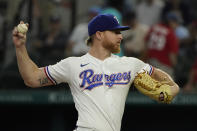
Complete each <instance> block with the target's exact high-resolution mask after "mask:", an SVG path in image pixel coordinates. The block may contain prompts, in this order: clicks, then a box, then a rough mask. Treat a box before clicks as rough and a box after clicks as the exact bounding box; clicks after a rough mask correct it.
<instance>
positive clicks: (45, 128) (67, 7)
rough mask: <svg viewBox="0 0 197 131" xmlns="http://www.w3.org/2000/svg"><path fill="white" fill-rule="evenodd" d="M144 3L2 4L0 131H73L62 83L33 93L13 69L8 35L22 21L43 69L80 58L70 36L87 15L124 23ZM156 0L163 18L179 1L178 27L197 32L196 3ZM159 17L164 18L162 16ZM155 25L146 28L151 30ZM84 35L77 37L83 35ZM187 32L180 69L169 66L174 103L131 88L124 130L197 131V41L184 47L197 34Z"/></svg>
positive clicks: (38, 0) (73, 116)
mask: <svg viewBox="0 0 197 131" xmlns="http://www.w3.org/2000/svg"><path fill="white" fill-rule="evenodd" d="M143 1H146V0H0V32H1V33H0V34H1V35H0V120H1V123H0V131H72V130H73V129H74V128H75V124H76V121H77V112H76V110H75V107H74V103H73V100H72V96H71V94H70V90H69V87H68V85H67V84H66V83H62V84H60V85H57V86H50V87H42V88H37V89H32V88H29V87H27V86H25V85H24V82H23V80H22V79H21V77H20V74H19V72H18V69H17V62H16V58H15V51H14V46H13V44H12V33H11V32H12V29H13V27H14V26H16V25H17V24H18V23H19V22H20V20H23V21H24V22H27V23H29V25H30V26H29V32H28V34H27V37H28V40H27V48H28V51H29V54H30V57H31V58H32V59H33V61H35V63H36V64H38V65H39V66H46V65H48V64H55V63H56V62H57V61H59V60H60V59H63V58H65V57H69V56H71V55H78V56H79V55H82V54H83V53H84V52H82V53H81V52H80V53H76V50H77V49H76V50H74V49H73V48H74V47H72V44H70V43H72V42H70V40H71V34H73V30H74V29H75V27H76V26H77V25H79V24H80V23H86V22H87V21H88V20H89V18H90V16H91V15H92V14H91V13H95V12H96V13H98V11H99V12H102V11H103V12H105V11H106V10H108V9H110V11H114V9H115V10H116V11H115V13H116V14H117V16H119V17H120V20H122V24H125V23H127V22H126V19H125V18H126V17H127V13H129V12H132V11H136V10H137V9H138V8H137V7H139V5H140V4H141V2H143ZM147 1H149V0H147ZM150 1H151V0H150ZM155 1H157V2H160V4H161V3H162V6H161V7H160V11H161V13H162V12H164V11H166V10H167V11H171V8H172V5H173V4H172V3H173V2H175V3H176V2H179V4H180V3H181V2H182V3H183V4H182V5H181V6H178V5H179V4H177V6H175V7H174V8H173V9H172V10H176V11H177V12H180V14H181V13H182V11H183V10H184V12H186V14H184V13H183V14H182V17H181V18H182V22H181V25H182V26H184V27H185V28H186V29H188V31H189V32H190V28H191V27H195V28H196V30H197V21H196V20H197V19H196V16H197V13H196V12H197V2H196V1H195V0H155ZM171 2H172V3H171ZM169 3H170V4H169ZM175 5H176V4H175ZM183 5H185V6H183ZM153 7H154V6H153ZM164 7H165V9H166V10H164ZM156 8H158V7H157V6H155V7H154V8H153V10H154V9H156ZM117 11H118V13H117ZM159 15H160V17H162V14H159ZM159 21H160V20H159V19H158V21H154V22H155V23H154V22H153V23H152V24H149V25H148V24H147V25H148V26H152V25H154V24H156V23H157V22H159ZM143 24H145V23H143ZM195 24H196V25H195ZM51 30H58V31H57V32H61V33H60V34H61V35H59V36H58V37H57V38H56V39H55V40H54V41H56V42H57V43H53V42H52V43H53V45H50V42H48V43H47V41H49V39H48V36H49V35H50V33H51V32H50V31H51ZM83 31H84V30H82V31H81V32H80V33H81V34H83ZM84 32H85V31H84ZM191 33H192V32H190V34H189V35H188V36H187V37H186V36H185V37H184V32H183V33H181V34H182V35H181V36H183V37H184V40H182V39H181V38H182V37H181V38H180V43H179V44H180V50H179V52H178V56H177V61H178V62H177V63H178V64H177V65H176V66H175V67H173V69H174V71H175V80H176V82H177V83H178V84H179V85H180V87H181V91H180V94H179V95H178V96H177V97H176V98H175V99H174V101H173V102H172V104H170V105H164V104H158V103H156V102H155V101H152V100H150V99H149V98H147V97H146V96H143V95H142V94H140V93H139V92H138V91H136V90H135V89H134V87H133V86H132V87H131V89H130V91H129V94H128V99H127V101H126V107H125V113H124V116H123V121H122V131H131V130H132V131H145V130H152V131H156V130H160V131H166V130H173V131H189V130H192V131H195V130H197V126H196V117H197V92H196V91H197V90H196V89H197V88H196V87H197V86H196V83H197V82H196V83H195V82H193V83H192V84H193V85H192V86H191V85H189V86H188V83H189V82H190V80H191V79H196V81H197V75H196V76H195V75H194V78H191V75H190V74H191V72H192V71H196V70H195V68H194V65H195V61H196V56H197V48H196V47H197V39H196V40H194V41H192V44H187V42H188V40H190V39H191V38H192V36H193V35H196V36H194V37H195V38H197V34H191ZM123 42H124V41H123ZM181 42H182V43H181ZM189 42H190V41H189ZM189 42H188V43H189ZM185 43H186V44H185ZM123 52H124V48H123ZM125 52H126V51H125ZM188 52H189V53H190V54H189V55H187V53H188ZM125 55H128V54H125ZM196 74H197V73H196Z"/></svg>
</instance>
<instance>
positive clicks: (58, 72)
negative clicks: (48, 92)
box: [44, 58, 71, 85]
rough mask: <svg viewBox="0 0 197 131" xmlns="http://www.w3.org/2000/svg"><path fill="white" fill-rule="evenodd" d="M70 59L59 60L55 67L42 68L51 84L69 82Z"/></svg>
mask: <svg viewBox="0 0 197 131" xmlns="http://www.w3.org/2000/svg"><path fill="white" fill-rule="evenodd" d="M70 68H71V67H70V58H67V59H64V60H61V61H60V62H58V63H57V64H55V65H49V66H46V67H45V68H44V70H45V73H46V75H47V77H48V78H49V80H50V81H51V82H52V83H53V84H55V85H56V84H59V83H67V82H69V78H70V77H69V74H70V73H71V72H70Z"/></svg>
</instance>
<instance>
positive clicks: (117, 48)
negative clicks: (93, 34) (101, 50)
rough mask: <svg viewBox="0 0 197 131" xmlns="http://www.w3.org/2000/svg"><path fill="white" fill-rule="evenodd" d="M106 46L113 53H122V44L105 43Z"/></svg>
mask: <svg viewBox="0 0 197 131" xmlns="http://www.w3.org/2000/svg"><path fill="white" fill-rule="evenodd" d="M105 48H106V49H107V50H109V51H110V52H111V53H115V54H116V53H120V45H114V44H108V45H105Z"/></svg>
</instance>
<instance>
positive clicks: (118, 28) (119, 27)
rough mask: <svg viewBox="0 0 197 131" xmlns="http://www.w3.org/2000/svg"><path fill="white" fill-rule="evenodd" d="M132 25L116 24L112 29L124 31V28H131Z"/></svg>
mask: <svg viewBox="0 0 197 131" xmlns="http://www.w3.org/2000/svg"><path fill="white" fill-rule="evenodd" d="M129 29H130V27H129V26H116V27H114V28H112V29H111V30H121V31H124V30H129Z"/></svg>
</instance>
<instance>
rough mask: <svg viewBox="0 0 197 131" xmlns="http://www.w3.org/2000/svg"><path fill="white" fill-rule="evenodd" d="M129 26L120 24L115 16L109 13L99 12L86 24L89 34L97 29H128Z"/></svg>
mask: <svg viewBox="0 0 197 131" xmlns="http://www.w3.org/2000/svg"><path fill="white" fill-rule="evenodd" d="M128 29H130V27H129V26H121V25H120V24H119V22H118V19H117V18H116V16H114V15H111V14H100V15H97V16H95V17H94V18H93V19H92V20H91V21H90V22H89V24H88V34H89V36H91V35H93V34H95V33H96V32H97V31H101V32H102V31H106V30H121V31H124V30H128Z"/></svg>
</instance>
